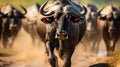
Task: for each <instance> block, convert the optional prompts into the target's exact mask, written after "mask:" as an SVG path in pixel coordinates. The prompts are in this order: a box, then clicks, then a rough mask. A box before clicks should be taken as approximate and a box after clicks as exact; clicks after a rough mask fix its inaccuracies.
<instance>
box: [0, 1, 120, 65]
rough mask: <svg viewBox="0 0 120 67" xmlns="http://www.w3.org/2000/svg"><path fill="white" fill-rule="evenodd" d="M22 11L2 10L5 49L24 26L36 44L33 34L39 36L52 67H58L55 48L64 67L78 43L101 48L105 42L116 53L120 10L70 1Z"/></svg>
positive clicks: (0, 19) (0, 37)
mask: <svg viewBox="0 0 120 67" xmlns="http://www.w3.org/2000/svg"><path fill="white" fill-rule="evenodd" d="M21 8H22V9H23V10H24V12H22V11H20V10H18V9H17V8H15V7H14V6H12V5H11V4H7V5H5V6H2V7H1V8H0V10H1V11H0V40H1V42H2V44H3V46H4V48H8V47H12V45H13V42H14V40H15V38H16V36H17V34H18V32H19V31H20V29H21V27H23V28H24V29H25V31H26V32H28V33H29V34H30V35H31V37H32V39H33V42H34V40H35V36H34V34H33V33H34V32H37V33H38V35H39V38H40V39H41V41H42V42H43V43H44V44H45V48H46V53H47V55H48V60H49V63H50V64H51V66H52V67H57V66H58V63H57V62H58V61H57V57H56V55H55V54H54V49H55V48H56V49H57V51H58V53H59V57H60V58H61V59H62V60H63V62H64V63H63V67H71V57H72V55H73V52H74V50H75V47H76V46H77V44H78V43H79V42H81V43H82V44H83V45H84V44H85V45H86V46H87V45H90V44H92V45H93V46H95V45H96V46H99V43H100V41H101V39H103V40H104V42H105V45H106V50H107V55H108V56H110V55H112V54H113V51H114V50H115V45H116V42H117V41H118V39H119V35H120V9H119V8H117V7H114V6H113V5H108V6H106V7H103V8H102V9H98V8H97V7H96V6H95V5H94V4H87V5H86V6H85V5H82V4H78V3H76V2H73V1H71V0H50V1H49V0H48V1H47V2H46V3H45V4H43V5H42V6H40V5H39V4H35V5H33V6H31V7H28V8H24V7H23V6H21ZM9 39H11V41H9ZM86 41H87V43H86ZM88 48H89V47H88ZM92 49H93V48H92ZM95 49H98V48H96V47H95ZM93 51H94V50H93Z"/></svg>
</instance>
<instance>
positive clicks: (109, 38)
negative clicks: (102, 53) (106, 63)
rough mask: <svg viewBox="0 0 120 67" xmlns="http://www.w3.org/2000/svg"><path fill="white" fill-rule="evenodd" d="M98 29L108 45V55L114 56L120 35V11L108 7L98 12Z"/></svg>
mask: <svg viewBox="0 0 120 67" xmlns="http://www.w3.org/2000/svg"><path fill="white" fill-rule="evenodd" d="M97 21H98V29H99V31H100V34H101V35H102V38H103V40H104V42H105V45H106V50H107V55H108V56H110V55H113V51H114V50H115V45H116V42H117V41H118V39H119V35H120V31H119V29H120V11H119V10H118V9H117V8H116V7H114V6H113V5H108V6H106V7H104V8H102V9H100V10H99V12H98V19H97Z"/></svg>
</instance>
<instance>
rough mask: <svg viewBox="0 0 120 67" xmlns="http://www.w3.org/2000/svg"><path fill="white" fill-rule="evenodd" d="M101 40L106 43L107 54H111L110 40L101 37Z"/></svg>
mask: <svg viewBox="0 0 120 67" xmlns="http://www.w3.org/2000/svg"><path fill="white" fill-rule="evenodd" d="M103 40H104V42H105V45H106V50H107V56H111V55H112V52H111V48H110V45H111V44H110V40H109V39H107V38H105V37H103Z"/></svg>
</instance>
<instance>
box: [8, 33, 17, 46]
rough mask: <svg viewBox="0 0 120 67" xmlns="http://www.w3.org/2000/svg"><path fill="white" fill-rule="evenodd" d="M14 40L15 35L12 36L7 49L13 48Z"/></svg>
mask: <svg viewBox="0 0 120 67" xmlns="http://www.w3.org/2000/svg"><path fill="white" fill-rule="evenodd" d="M15 39H16V35H15V36H12V38H11V42H10V43H9V48H12V47H13V43H14V41H15Z"/></svg>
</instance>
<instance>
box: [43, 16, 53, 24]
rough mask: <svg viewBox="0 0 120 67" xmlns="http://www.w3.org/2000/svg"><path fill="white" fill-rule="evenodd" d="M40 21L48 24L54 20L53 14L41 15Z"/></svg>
mask: <svg viewBox="0 0 120 67" xmlns="http://www.w3.org/2000/svg"><path fill="white" fill-rule="evenodd" d="M41 21H42V22H44V23H46V24H50V23H52V22H53V21H54V17H53V16H51V17H43V18H42V19H41Z"/></svg>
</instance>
